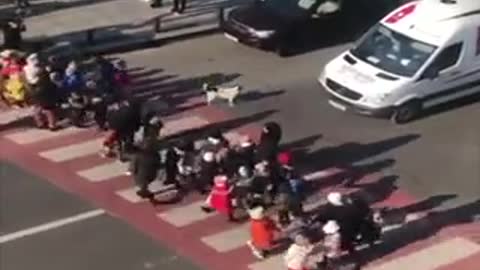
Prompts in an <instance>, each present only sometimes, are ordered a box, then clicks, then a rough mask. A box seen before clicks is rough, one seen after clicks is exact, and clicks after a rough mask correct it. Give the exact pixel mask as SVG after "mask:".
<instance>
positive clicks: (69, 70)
mask: <svg viewBox="0 0 480 270" xmlns="http://www.w3.org/2000/svg"><path fill="white" fill-rule="evenodd" d="M77 68H78V67H77V63H76V62H75V61H72V62H70V63H69V64H68V67H67V69H66V70H65V73H66V74H67V75H68V76H70V75H73V74H74V73H75V72H76V71H77Z"/></svg>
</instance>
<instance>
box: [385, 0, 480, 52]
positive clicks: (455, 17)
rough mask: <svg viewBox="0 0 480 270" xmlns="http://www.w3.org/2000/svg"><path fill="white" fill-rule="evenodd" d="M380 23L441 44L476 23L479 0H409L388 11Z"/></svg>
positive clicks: (479, 15) (479, 17)
mask: <svg viewBox="0 0 480 270" xmlns="http://www.w3.org/2000/svg"><path fill="white" fill-rule="evenodd" d="M381 23H382V24H383V25H385V26H387V27H388V28H391V29H393V30H395V31H398V32H400V33H402V34H405V35H407V36H411V37H413V38H415V39H418V40H422V41H425V42H427V43H430V44H433V45H441V44H442V43H444V42H446V41H447V40H449V39H451V38H452V37H453V36H454V35H455V34H457V33H458V32H459V31H464V30H465V29H469V28H470V27H475V28H477V27H480V1H479V0H420V1H413V2H410V3H407V4H405V5H403V6H401V7H400V8H398V9H396V10H394V11H393V12H391V13H390V14H388V15H387V16H386V17H385V18H383V19H382V21H381Z"/></svg>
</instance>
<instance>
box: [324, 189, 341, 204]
mask: <svg viewBox="0 0 480 270" xmlns="http://www.w3.org/2000/svg"><path fill="white" fill-rule="evenodd" d="M327 201H328V202H329V203H331V204H332V205H335V206H342V205H343V196H342V194H340V192H330V193H329V194H328V195H327Z"/></svg>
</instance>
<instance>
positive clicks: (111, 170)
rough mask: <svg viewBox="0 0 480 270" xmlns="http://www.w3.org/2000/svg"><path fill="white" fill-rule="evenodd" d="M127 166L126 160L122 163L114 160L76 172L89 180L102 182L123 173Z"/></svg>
mask: <svg viewBox="0 0 480 270" xmlns="http://www.w3.org/2000/svg"><path fill="white" fill-rule="evenodd" d="M128 167H129V164H128V162H125V163H123V162H120V161H118V160H115V161H113V162H109V163H106V164H102V165H98V166H95V167H91V168H89V169H86V170H82V171H79V172H77V174H78V175H80V176H81V177H83V178H85V179H86V180H87V181H89V182H102V181H106V180H109V179H113V178H115V177H119V176H122V175H124V174H125V172H126V171H127V169H128Z"/></svg>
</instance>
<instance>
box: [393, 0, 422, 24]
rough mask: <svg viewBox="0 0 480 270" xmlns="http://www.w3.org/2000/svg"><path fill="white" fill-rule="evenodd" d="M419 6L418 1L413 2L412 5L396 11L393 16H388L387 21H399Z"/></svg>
mask: <svg viewBox="0 0 480 270" xmlns="http://www.w3.org/2000/svg"><path fill="white" fill-rule="evenodd" d="M416 7H417V3H413V4H411V5H408V6H406V7H404V8H402V9H401V10H399V11H397V12H395V13H394V14H393V15H392V16H390V17H389V18H387V20H386V22H387V23H397V22H398V21H400V20H402V19H403V18H405V17H407V16H408V15H410V14H412V13H413V12H414V11H415V8H416Z"/></svg>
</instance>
